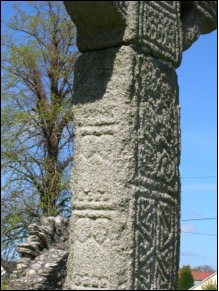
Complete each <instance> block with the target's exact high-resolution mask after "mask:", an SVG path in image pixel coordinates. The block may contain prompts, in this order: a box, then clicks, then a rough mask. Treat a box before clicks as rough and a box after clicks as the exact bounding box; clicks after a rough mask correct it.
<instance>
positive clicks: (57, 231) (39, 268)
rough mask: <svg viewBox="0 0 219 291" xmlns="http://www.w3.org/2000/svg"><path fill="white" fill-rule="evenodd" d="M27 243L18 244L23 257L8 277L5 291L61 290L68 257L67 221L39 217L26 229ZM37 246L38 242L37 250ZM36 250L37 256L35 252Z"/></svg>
mask: <svg viewBox="0 0 219 291" xmlns="http://www.w3.org/2000/svg"><path fill="white" fill-rule="evenodd" d="M28 230H29V232H30V233H31V234H30V236H29V237H28V238H27V243H23V244H19V245H18V251H20V252H21V255H22V257H21V258H20V259H19V261H18V263H17V269H16V270H15V271H14V272H13V273H12V274H11V276H10V281H9V283H8V285H7V290H62V289H63V284H64V280H65V277H66V265H67V257H68V238H69V219H67V218H64V217H61V216H56V217H42V219H41V223H40V224H39V225H38V224H32V225H30V226H29V227H28ZM36 242H40V249H39V248H38V247H37V245H36ZM36 250H37V252H36Z"/></svg>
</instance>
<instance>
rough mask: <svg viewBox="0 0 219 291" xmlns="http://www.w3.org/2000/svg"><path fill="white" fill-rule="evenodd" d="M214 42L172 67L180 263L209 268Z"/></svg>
mask: <svg viewBox="0 0 219 291" xmlns="http://www.w3.org/2000/svg"><path fill="white" fill-rule="evenodd" d="M16 2H19V1H1V8H2V9H1V16H2V19H3V20H5V21H8V18H9V16H11V15H13V10H12V9H11V5H12V4H13V3H16ZM22 2H24V1H22ZM22 7H23V8H24V9H27V6H26V5H22ZM216 46H217V33H216V31H214V32H212V33H210V34H207V35H202V36H201V37H200V38H199V40H198V41H196V42H195V43H194V44H193V45H192V47H191V48H189V49H188V50H187V51H185V52H184V53H183V59H182V64H181V66H180V68H179V69H177V74H178V82H179V87H180V106H181V133H182V144H181V164H180V172H181V177H182V178H181V185H182V189H181V220H182V221H181V229H182V233H181V254H180V266H183V265H185V264H189V265H190V266H191V267H193V266H198V265H210V266H212V267H214V268H215V269H217V237H216V232H217V220H216V219H206V218H214V217H216V216H217V178H216V176H217V85H216V84H217V48H216ZM193 219H199V220H193ZM184 220H187V221H184Z"/></svg>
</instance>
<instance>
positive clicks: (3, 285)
mask: <svg viewBox="0 0 219 291" xmlns="http://www.w3.org/2000/svg"><path fill="white" fill-rule="evenodd" d="M1 290H6V282H4V281H3V282H1Z"/></svg>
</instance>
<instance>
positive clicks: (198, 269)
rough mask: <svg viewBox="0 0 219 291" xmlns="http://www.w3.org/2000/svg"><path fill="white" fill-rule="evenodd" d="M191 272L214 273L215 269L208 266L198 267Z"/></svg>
mask: <svg viewBox="0 0 219 291" xmlns="http://www.w3.org/2000/svg"><path fill="white" fill-rule="evenodd" d="M192 271H199V272H215V269H214V268H213V267H211V266H209V265H200V266H196V267H193V268H192Z"/></svg>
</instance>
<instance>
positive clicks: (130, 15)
mask: <svg viewBox="0 0 219 291" xmlns="http://www.w3.org/2000/svg"><path fill="white" fill-rule="evenodd" d="M64 3H65V7H66V9H67V11H68V13H69V14H70V16H71V17H72V20H73V21H74V23H75V24H76V26H77V32H78V39H77V45H78V48H79V50H80V51H81V52H86V51H91V50H96V49H102V48H108V47H113V46H120V45H130V44H135V45H137V46H140V47H141V49H142V50H144V51H145V52H147V53H150V55H153V56H155V57H158V58H160V59H163V60H165V61H166V62H170V63H172V64H173V65H174V66H175V67H177V66H179V65H180V62H181V58H182V51H183V50H185V49H187V48H188V47H189V46H190V45H191V44H192V43H193V42H194V41H195V40H196V39H197V38H198V37H199V36H200V34H201V33H209V32H211V31H212V30H213V29H215V28H216V25H217V1H64Z"/></svg>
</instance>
